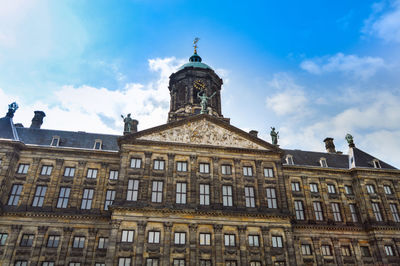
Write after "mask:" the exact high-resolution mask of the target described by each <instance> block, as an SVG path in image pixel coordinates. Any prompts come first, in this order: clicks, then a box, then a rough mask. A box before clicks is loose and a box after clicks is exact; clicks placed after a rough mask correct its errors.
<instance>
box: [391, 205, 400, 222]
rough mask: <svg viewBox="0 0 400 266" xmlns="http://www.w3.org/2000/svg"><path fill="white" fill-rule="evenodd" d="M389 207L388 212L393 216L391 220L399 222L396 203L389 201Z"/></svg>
mask: <svg viewBox="0 0 400 266" xmlns="http://www.w3.org/2000/svg"><path fill="white" fill-rule="evenodd" d="M389 207H390V212H391V213H392V216H393V220H394V221H395V222H397V223H398V222H400V217H399V211H398V209H397V205H396V204H395V203H390V204H389Z"/></svg>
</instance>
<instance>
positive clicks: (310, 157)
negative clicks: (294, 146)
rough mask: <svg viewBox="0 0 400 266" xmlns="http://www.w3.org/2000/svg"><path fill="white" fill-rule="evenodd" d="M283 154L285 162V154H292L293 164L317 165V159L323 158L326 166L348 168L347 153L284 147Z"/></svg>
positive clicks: (284, 161) (318, 164)
mask: <svg viewBox="0 0 400 266" xmlns="http://www.w3.org/2000/svg"><path fill="white" fill-rule="evenodd" d="M283 151H284V154H285V156H284V157H283V160H282V162H283V163H284V164H286V155H288V154H290V155H292V156H293V163H294V164H295V165H303V166H319V167H321V164H320V163H319V160H320V159H321V158H325V159H326V162H327V164H328V167H332V168H343V169H349V156H348V155H347V154H337V153H327V152H313V151H302V150H288V149H284V150H283Z"/></svg>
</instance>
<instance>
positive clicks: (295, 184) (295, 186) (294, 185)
mask: <svg viewBox="0 0 400 266" xmlns="http://www.w3.org/2000/svg"><path fill="white" fill-rule="evenodd" d="M292 191H294V192H298V191H300V182H292Z"/></svg>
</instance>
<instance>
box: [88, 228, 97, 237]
mask: <svg viewBox="0 0 400 266" xmlns="http://www.w3.org/2000/svg"><path fill="white" fill-rule="evenodd" d="M97 232H99V229H98V228H89V235H90V236H96V235H97Z"/></svg>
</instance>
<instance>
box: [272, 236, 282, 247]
mask: <svg viewBox="0 0 400 266" xmlns="http://www.w3.org/2000/svg"><path fill="white" fill-rule="evenodd" d="M271 240H272V247H273V248H281V247H283V241H282V237H281V236H272V239H271Z"/></svg>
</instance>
